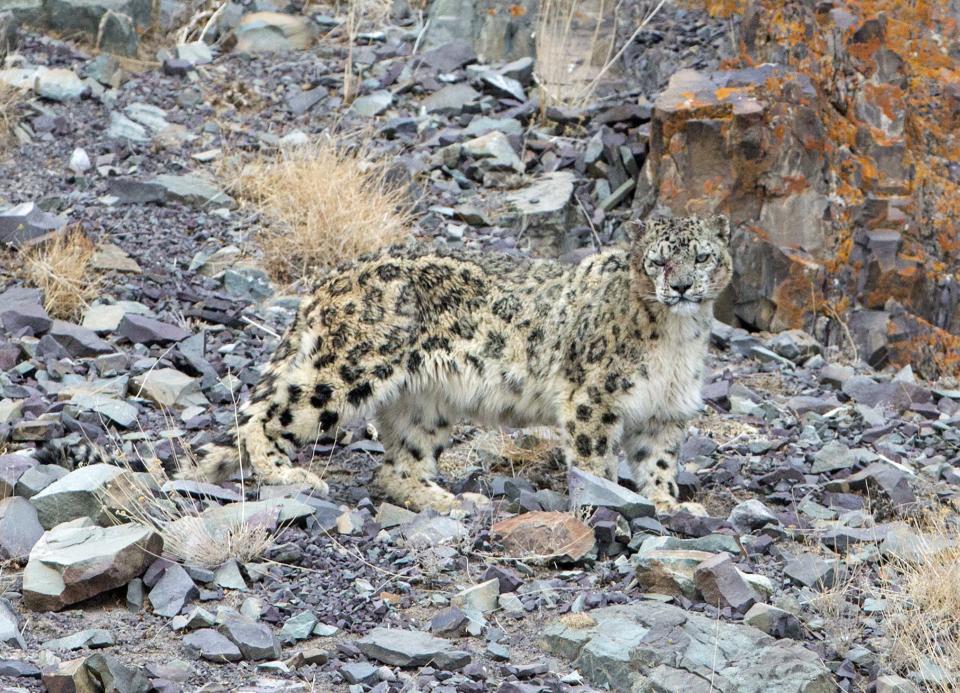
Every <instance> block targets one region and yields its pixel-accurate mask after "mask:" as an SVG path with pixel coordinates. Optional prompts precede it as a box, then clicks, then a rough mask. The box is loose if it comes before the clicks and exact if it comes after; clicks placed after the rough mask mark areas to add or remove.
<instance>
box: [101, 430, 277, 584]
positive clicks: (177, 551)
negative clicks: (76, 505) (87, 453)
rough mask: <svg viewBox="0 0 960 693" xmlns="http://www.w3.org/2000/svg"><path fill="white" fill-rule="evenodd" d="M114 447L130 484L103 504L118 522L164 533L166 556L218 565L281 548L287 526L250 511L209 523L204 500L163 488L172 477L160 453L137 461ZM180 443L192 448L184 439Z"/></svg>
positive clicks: (117, 445)
mask: <svg viewBox="0 0 960 693" xmlns="http://www.w3.org/2000/svg"><path fill="white" fill-rule="evenodd" d="M113 446H114V448H115V450H114V451H115V454H114V458H115V459H116V460H118V462H119V466H120V467H121V468H123V469H125V470H126V471H127V472H128V477H129V479H130V482H129V483H125V484H120V485H117V486H116V487H115V488H114V489H113V490H112V491H111V493H109V494H108V495H107V496H106V497H105V498H104V499H102V501H101V507H102V508H103V509H104V510H105V511H106V512H107V513H108V514H109V515H111V516H113V518H114V519H115V520H116V521H117V522H133V523H135V524H138V525H141V526H142V527H146V528H148V529H152V530H153V531H155V532H156V533H157V534H159V535H160V537H161V538H162V539H163V555H164V556H165V557H167V558H169V559H171V560H174V561H177V562H179V563H183V564H185V565H193V566H201V567H205V568H218V567H220V566H222V565H223V564H224V563H227V562H228V561H230V560H234V561H237V562H238V563H246V562H249V561H256V560H259V559H261V558H262V557H263V556H264V555H265V554H266V552H267V551H269V550H270V549H271V548H273V547H274V546H276V544H277V536H278V534H279V533H280V531H282V529H283V528H279V527H278V528H275V529H271V528H269V527H267V526H265V525H264V524H263V523H262V522H260V521H258V518H256V517H255V516H250V517H247V516H246V513H244V514H243V516H242V518H241V519H238V520H237V521H236V522H231V523H227V524H221V523H212V522H207V521H206V520H205V518H204V515H203V511H204V509H205V507H206V505H207V504H206V503H205V502H204V501H202V500H197V499H195V498H192V497H190V496H186V495H180V494H178V493H176V492H172V491H171V492H169V493H168V492H166V491H164V490H163V488H162V487H163V485H164V483H165V482H167V481H169V477H168V475H167V474H166V472H165V471H164V469H163V467H162V465H161V464H160V462H159V460H158V459H157V458H156V457H155V456H152V455H151V456H150V457H148V458H143V457H139V458H138V462H139V464H134V463H132V462H131V459H130V457H128V456H127V454H126V453H125V452H124V451H123V449H122V447H121V446H120V443H119V441H116V440H115V441H114V443H113ZM176 447H177V448H179V449H183V450H186V449H187V448H186V446H185V445H184V443H183V441H179V442H178V444H177V446H176ZM182 462H183V464H181V463H180V461H179V460H178V462H177V465H176V466H177V468H178V470H179V469H180V468H181V467H184V468H186V467H190V466H192V465H193V464H194V461H193V460H187V459H184V460H183V461H182ZM136 469H146V470H147V471H146V472H145V473H144V472H137V471H135V470H136ZM242 492H243V489H241V493H242ZM241 502H243V501H241Z"/></svg>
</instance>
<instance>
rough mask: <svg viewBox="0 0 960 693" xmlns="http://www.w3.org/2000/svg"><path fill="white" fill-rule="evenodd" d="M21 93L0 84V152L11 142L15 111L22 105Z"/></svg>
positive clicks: (15, 122)
mask: <svg viewBox="0 0 960 693" xmlns="http://www.w3.org/2000/svg"><path fill="white" fill-rule="evenodd" d="M23 98H24V97H23V92H22V91H20V90H19V89H15V88H13V87H11V86H9V85H8V84H4V83H2V82H0V151H2V149H3V148H4V147H5V146H6V145H7V144H9V143H10V142H11V141H12V140H13V126H14V125H16V124H17V111H18V110H19V108H20V104H21V103H23Z"/></svg>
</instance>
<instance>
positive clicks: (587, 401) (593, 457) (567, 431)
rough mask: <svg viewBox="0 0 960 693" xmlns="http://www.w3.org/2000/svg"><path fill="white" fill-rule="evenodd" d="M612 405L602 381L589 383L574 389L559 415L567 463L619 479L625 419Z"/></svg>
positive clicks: (598, 474)
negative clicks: (619, 449)
mask: <svg viewBox="0 0 960 693" xmlns="http://www.w3.org/2000/svg"><path fill="white" fill-rule="evenodd" d="M612 405H613V399H612V397H611V396H610V395H609V393H607V392H606V391H605V390H604V389H603V387H602V385H600V386H597V385H586V386H583V387H578V388H575V389H573V390H572V391H571V393H570V394H569V396H568V397H567V398H566V400H565V402H564V405H563V407H562V409H561V413H560V417H559V418H560V424H561V429H562V432H563V434H564V438H565V443H564V446H563V448H564V449H563V452H564V456H565V457H566V462H567V464H570V465H573V466H575V467H579V468H580V469H582V470H584V471H586V472H590V473H591V474H594V475H596V476H599V477H603V478H606V479H610V480H611V481H613V482H616V480H617V456H616V454H614V451H615V450H616V445H617V441H618V440H619V438H620V431H621V430H622V422H621V419H620V416H619V415H618V414H617V413H616V412H615V411H614V409H613V406H612Z"/></svg>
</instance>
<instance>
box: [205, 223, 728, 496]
mask: <svg viewBox="0 0 960 693" xmlns="http://www.w3.org/2000/svg"><path fill="white" fill-rule="evenodd" d="M728 243H729V225H728V223H727V220H726V219H725V218H723V217H715V218H710V219H701V218H697V217H692V218H684V219H656V220H651V221H648V222H647V223H646V224H645V225H640V226H639V227H638V231H637V233H636V234H635V238H634V240H633V242H632V243H631V247H630V249H629V250H611V251H608V252H604V253H600V254H597V255H594V256H592V257H589V258H587V259H586V260H584V261H583V262H582V263H581V264H580V265H578V266H575V267H567V266H563V265H560V264H557V263H553V262H549V261H521V260H517V259H514V258H507V257H501V256H491V255H477V256H456V255H447V254H432V253H419V254H418V253H412V252H410V251H408V250H396V249H394V250H391V251H386V252H384V253H382V254H380V255H379V256H377V257H375V258H372V259H366V260H364V261H361V262H357V263H355V264H353V265H350V266H348V267H347V268H345V269H343V271H341V272H338V273H337V274H336V275H335V276H333V277H331V278H329V279H327V280H326V281H324V282H323V283H321V284H320V285H319V286H318V288H317V289H316V291H315V292H314V293H313V294H312V295H311V296H310V297H309V298H307V299H306V300H305V301H304V302H303V305H302V307H301V310H300V312H299V314H298V316H297V319H296V321H295V323H294V325H293V327H292V328H291V331H290V333H289V334H288V336H287V337H286V339H285V341H284V343H283V344H282V345H281V347H280V349H278V351H277V354H276V355H275V357H274V359H273V360H272V361H271V363H270V364H269V365H268V366H267V368H266V371H265V373H264V375H263V377H262V379H261V380H260V382H259V384H258V385H257V387H256V388H255V390H254V392H253V395H252V397H251V398H250V401H249V402H248V403H247V404H246V405H245V406H244V407H243V408H242V410H241V412H240V417H239V418H240V426H239V445H235V444H229V445H211V446H208V447H206V448H205V449H203V450H202V451H201V452H202V455H203V458H202V461H201V465H200V470H199V471H200V473H201V474H202V475H203V476H205V477H206V478H212V479H221V478H224V477H227V476H229V475H231V474H233V473H235V472H236V471H237V469H238V466H239V464H240V462H241V459H240V456H238V451H239V452H240V453H242V463H243V465H244V466H245V467H246V466H249V468H250V470H252V471H254V472H255V473H256V474H257V475H259V477H260V478H261V480H262V481H264V482H268V483H290V482H307V483H310V484H313V485H314V486H316V487H318V488H320V489H322V490H324V491H325V490H326V484H325V483H324V482H323V481H322V480H320V479H319V478H318V477H317V476H315V475H314V474H312V473H311V472H310V471H308V470H306V469H303V468H298V467H294V466H292V465H291V462H290V458H291V456H292V455H293V454H294V452H295V451H296V450H297V449H298V448H299V447H300V446H303V445H306V444H309V443H313V442H314V441H316V440H317V439H318V438H319V437H320V436H322V435H324V434H332V433H335V432H336V430H337V429H338V427H340V426H342V425H344V424H346V423H348V422H350V421H351V420H354V419H356V418H358V417H360V416H370V415H373V416H375V417H376V423H377V427H378V429H379V431H380V435H381V439H382V441H383V444H384V447H385V450H386V454H385V456H384V458H383V461H382V463H381V465H380V467H379V470H378V473H377V479H378V481H379V483H380V485H381V486H382V488H383V489H384V490H385V491H386V492H387V493H388V494H389V495H390V496H392V497H393V498H394V499H395V500H396V501H399V502H401V503H404V504H406V505H408V506H410V507H414V508H423V507H428V506H429V507H434V508H438V509H445V508H449V507H450V506H451V504H452V502H453V500H454V499H453V496H452V495H451V494H450V493H449V492H448V491H446V490H444V489H443V488H442V487H440V486H439V485H438V484H437V483H436V482H435V474H436V463H437V456H438V455H439V454H440V451H442V449H443V447H444V446H445V445H446V444H447V442H448V436H449V432H450V426H451V425H452V424H454V423H456V422H457V421H459V420H464V419H466V420H470V421H472V422H475V423H478V424H480V425H489V426H496V425H501V424H503V425H508V426H517V427H519V426H530V425H550V426H556V427H557V428H558V429H559V430H560V431H561V433H562V435H563V436H564V440H563V454H564V455H565V458H566V461H567V462H568V463H570V464H575V465H577V466H579V467H581V468H583V469H586V470H588V471H590V472H593V473H595V474H599V475H604V476H607V477H608V478H611V479H616V470H617V457H616V454H615V453H616V447H617V446H618V445H619V446H621V447H622V448H623V451H624V453H625V455H626V460H627V462H628V463H629V465H630V466H631V468H632V470H633V473H634V477H635V478H636V479H637V481H638V483H639V484H640V485H641V489H640V490H641V491H643V492H645V493H646V494H647V495H648V496H650V497H651V498H652V499H653V500H654V501H656V502H658V503H660V504H670V503H672V502H673V501H674V499H675V498H676V495H677V486H676V482H675V475H676V466H677V453H678V449H679V445H680V442H681V439H682V436H683V433H684V430H685V424H686V421H687V420H688V419H689V418H690V417H691V416H693V415H694V413H695V412H697V411H698V410H699V408H700V406H701V400H700V386H701V380H702V375H703V368H704V358H705V354H706V350H707V341H708V336H709V331H710V321H711V318H712V312H713V300H714V299H715V298H716V297H717V295H718V294H719V293H720V292H721V291H722V290H723V288H724V287H725V286H726V285H727V283H728V282H729V279H730V274H731V261H730V256H729V254H728V252H727V246H728Z"/></svg>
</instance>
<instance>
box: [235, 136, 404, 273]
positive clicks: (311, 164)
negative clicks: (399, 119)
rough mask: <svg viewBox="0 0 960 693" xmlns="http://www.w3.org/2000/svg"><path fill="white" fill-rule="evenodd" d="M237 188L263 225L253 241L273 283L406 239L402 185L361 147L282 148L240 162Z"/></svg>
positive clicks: (325, 142) (328, 144)
mask: <svg viewBox="0 0 960 693" xmlns="http://www.w3.org/2000/svg"><path fill="white" fill-rule="evenodd" d="M236 189H237V191H238V192H239V194H240V196H241V197H242V198H244V199H245V200H247V201H249V202H252V203H253V204H254V205H256V206H257V207H258V208H260V210H261V211H262V212H263V215H264V217H265V220H266V222H267V227H266V228H265V229H264V230H263V231H262V232H261V233H260V234H259V237H258V241H259V244H260V246H261V248H262V249H263V254H264V261H265V264H266V267H267V270H268V271H269V272H270V273H271V274H272V275H273V277H274V278H275V279H277V280H279V281H283V282H291V281H294V280H296V279H300V278H304V277H310V276H313V275H316V274H317V273H318V271H319V270H322V269H324V268H329V267H333V266H335V265H337V264H338V263H340V262H344V261H346V260H351V259H353V258H355V257H356V256H357V255H360V254H362V253H365V252H369V251H372V250H376V249H378V248H381V247H383V246H386V245H389V244H391V243H396V242H399V241H401V240H403V239H405V238H406V237H407V236H408V234H409V227H410V223H411V218H412V217H411V203H410V199H409V190H408V188H407V186H406V185H405V184H399V183H397V182H396V181H395V180H393V179H392V178H391V177H390V175H389V162H386V161H382V160H379V161H377V160H373V159H371V158H370V156H369V155H368V152H367V150H366V148H364V147H360V148H359V149H347V148H345V147H343V146H340V145H337V144H334V143H333V142H331V141H329V140H323V141H321V142H319V143H317V144H313V145H309V146H303V147H295V148H286V149H283V150H281V151H280V152H279V153H278V154H276V155H274V156H271V157H266V158H260V159H257V160H254V161H251V162H248V163H246V164H245V165H244V166H243V167H242V168H241V170H240V171H239V173H238V174H237V176H236Z"/></svg>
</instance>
